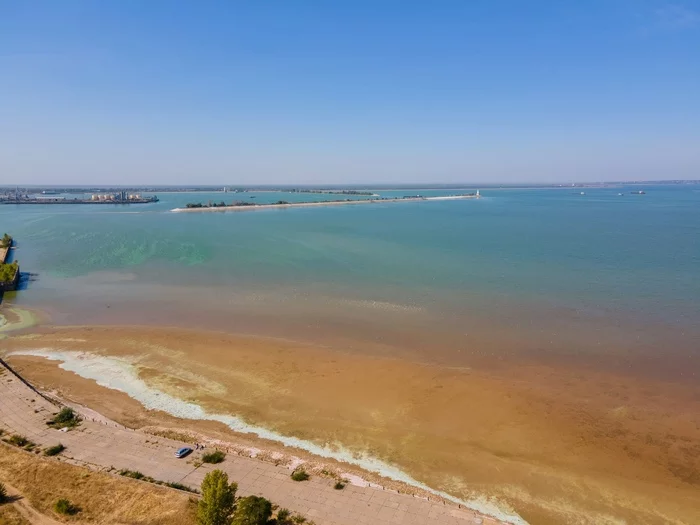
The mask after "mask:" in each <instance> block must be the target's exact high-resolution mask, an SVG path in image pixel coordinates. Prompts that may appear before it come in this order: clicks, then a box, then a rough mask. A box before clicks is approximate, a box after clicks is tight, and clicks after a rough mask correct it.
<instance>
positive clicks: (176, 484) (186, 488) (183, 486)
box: [163, 481, 199, 494]
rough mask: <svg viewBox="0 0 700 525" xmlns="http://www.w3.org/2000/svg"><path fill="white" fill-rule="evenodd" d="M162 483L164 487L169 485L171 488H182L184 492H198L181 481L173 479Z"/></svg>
mask: <svg viewBox="0 0 700 525" xmlns="http://www.w3.org/2000/svg"><path fill="white" fill-rule="evenodd" d="M163 485H165V486H166V487H170V488H171V489H177V490H184V491H185V492H192V493H194V494H197V492H199V491H198V490H195V489H191V488H190V487H188V486H187V485H183V484H182V483H176V482H174V481H169V482H167V483H163Z"/></svg>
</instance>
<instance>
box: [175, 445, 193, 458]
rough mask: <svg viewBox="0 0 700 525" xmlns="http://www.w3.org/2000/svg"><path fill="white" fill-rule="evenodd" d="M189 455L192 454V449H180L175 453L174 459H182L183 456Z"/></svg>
mask: <svg viewBox="0 0 700 525" xmlns="http://www.w3.org/2000/svg"><path fill="white" fill-rule="evenodd" d="M190 453H192V449H191V448H190V447H182V448H181V449H179V450H178V451H177V452H175V457H176V458H184V457H185V456H187V455H188V454H190Z"/></svg>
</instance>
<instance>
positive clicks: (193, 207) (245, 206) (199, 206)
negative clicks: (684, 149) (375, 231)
mask: <svg viewBox="0 0 700 525" xmlns="http://www.w3.org/2000/svg"><path fill="white" fill-rule="evenodd" d="M480 197H481V195H480V194H479V192H477V193H465V194H462V195H445V196H440V197H423V196H422V195H405V196H403V197H380V198H376V199H335V200H326V201H317V202H313V201H311V202H309V201H307V202H288V201H284V200H280V201H277V202H274V203H270V204H258V203H256V202H248V201H233V202H231V203H230V204H226V203H225V202H223V201H221V202H219V203H216V202H208V203H202V202H196V203H192V202H190V203H187V205H186V206H185V207H184V208H174V209H172V210H170V211H172V212H183V211H224V210H236V211H242V210H259V209H268V208H300V207H309V206H338V205H343V204H368V203H375V204H376V203H385V202H418V201H435V200H458V199H478V198H480Z"/></svg>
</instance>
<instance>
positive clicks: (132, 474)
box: [117, 469, 199, 494]
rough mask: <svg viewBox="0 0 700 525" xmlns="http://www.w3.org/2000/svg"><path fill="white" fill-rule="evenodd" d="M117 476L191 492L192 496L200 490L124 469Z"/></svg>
mask: <svg viewBox="0 0 700 525" xmlns="http://www.w3.org/2000/svg"><path fill="white" fill-rule="evenodd" d="M117 474H119V475H120V476H124V477H125V478H131V479H138V480H140V481H146V482H147V483H153V484H154V485H162V486H164V487H170V488H171V489H177V490H184V491H185V492H191V493H192V494H199V491H198V490H196V489H191V488H190V487H188V486H187V485H183V484H182V483H176V482H168V481H160V480H158V479H154V478H152V477H151V476H146V475H145V474H143V473H142V472H139V471H138V470H129V469H122V470H120V471H118V472H117Z"/></svg>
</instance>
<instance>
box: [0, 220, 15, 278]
mask: <svg viewBox="0 0 700 525" xmlns="http://www.w3.org/2000/svg"><path fill="white" fill-rule="evenodd" d="M10 248H12V236H11V235H9V234H7V233H5V234H4V235H3V236H2V238H0V292H2V291H10V290H14V288H15V286H16V285H17V280H18V278H19V262H18V261H13V262H11V263H6V262H5V261H7V256H8V255H9V252H10Z"/></svg>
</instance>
